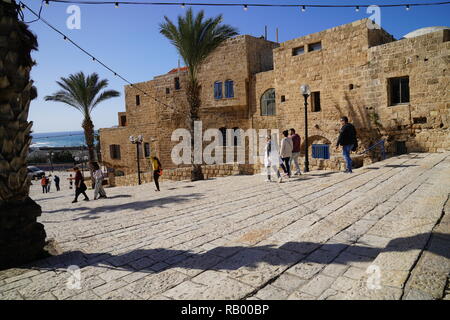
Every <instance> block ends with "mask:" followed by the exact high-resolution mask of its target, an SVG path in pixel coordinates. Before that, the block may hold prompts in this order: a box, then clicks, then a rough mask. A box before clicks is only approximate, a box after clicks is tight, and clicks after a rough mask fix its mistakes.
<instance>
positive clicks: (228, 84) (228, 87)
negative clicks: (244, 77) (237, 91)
mask: <svg viewBox="0 0 450 320" xmlns="http://www.w3.org/2000/svg"><path fill="white" fill-rule="evenodd" d="M233 85H234V83H233V81H232V80H227V81H225V98H233V97H234V89H233Z"/></svg>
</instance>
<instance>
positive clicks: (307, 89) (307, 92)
mask: <svg viewBox="0 0 450 320" xmlns="http://www.w3.org/2000/svg"><path fill="white" fill-rule="evenodd" d="M300 92H301V93H302V95H307V96H309V95H310V94H311V89H310V87H309V85H307V84H302V85H301V86H300Z"/></svg>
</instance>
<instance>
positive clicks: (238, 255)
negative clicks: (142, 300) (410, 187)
mask: <svg viewBox="0 0 450 320" xmlns="http://www.w3.org/2000/svg"><path fill="white" fill-rule="evenodd" d="M431 235H432V236H433V243H434V244H433V245H431V246H429V247H428V248H426V250H427V251H428V252H432V253H434V254H436V255H439V256H442V257H445V258H447V259H450V250H448V247H449V244H450V235H449V234H443V233H433V234H431V233H423V234H418V235H415V236H411V237H404V238H397V239H394V240H391V241H390V242H389V243H388V244H387V245H386V247H384V248H376V247H371V246H365V245H356V244H343V243H325V244H321V243H314V242H287V243H285V244H283V245H282V246H280V247H277V246H275V245H261V246H253V247H246V246H221V247H216V248H214V249H211V250H209V251H207V252H203V253H195V252H192V251H189V250H176V249H164V248H154V249H138V250H134V251H131V252H127V253H125V254H119V255H113V254H110V253H107V252H101V253H83V252H81V251H72V252H66V253H63V254H61V255H58V256H53V257H50V258H46V259H43V260H40V261H36V262H34V263H31V264H28V265H26V266H24V267H25V268H33V269H36V268H37V269H46V270H58V269H59V270H61V269H66V268H68V267H69V266H71V265H77V266H79V267H80V268H83V267H86V266H97V267H101V268H106V269H115V270H127V271H139V272H149V273H157V272H162V271H165V270H169V269H175V268H177V269H185V270H199V271H205V270H217V271H219V270H222V271H232V270H237V269H240V268H249V269H250V271H251V269H252V268H255V267H258V265H260V264H261V263H264V264H268V265H271V266H280V267H282V266H284V267H290V266H292V265H295V264H298V263H302V264H307V265H309V267H314V266H315V265H316V264H329V263H333V264H342V265H347V264H351V263H352V262H370V261H373V260H374V259H375V257H376V256H377V255H378V254H380V253H382V252H405V251H410V250H415V249H420V250H422V249H424V248H425V247H426V245H427V243H428V240H429V239H430V236H431ZM318 249H319V250H318ZM306 267H308V266H306Z"/></svg>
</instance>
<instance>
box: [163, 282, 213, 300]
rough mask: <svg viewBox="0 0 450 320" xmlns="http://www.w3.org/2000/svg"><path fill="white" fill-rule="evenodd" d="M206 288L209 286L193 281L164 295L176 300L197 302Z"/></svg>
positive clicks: (180, 285)
mask: <svg viewBox="0 0 450 320" xmlns="http://www.w3.org/2000/svg"><path fill="white" fill-rule="evenodd" d="M206 288H207V286H205V285H202V284H198V283H195V282H192V281H185V282H183V283H180V284H179V285H177V286H175V287H173V288H172V289H170V290H167V291H165V292H163V293H162V295H163V296H166V297H168V298H171V299H175V300H196V299H199V298H200V297H201V292H203V291H204V290H205V289H206Z"/></svg>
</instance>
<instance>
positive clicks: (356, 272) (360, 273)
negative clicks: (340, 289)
mask: <svg viewBox="0 0 450 320" xmlns="http://www.w3.org/2000/svg"><path fill="white" fill-rule="evenodd" d="M365 274H366V270H365V269H360V268H356V267H350V268H349V269H348V270H347V271H346V272H345V273H344V277H347V278H350V279H353V280H359V279H361V278H362V277H364V276H365Z"/></svg>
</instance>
